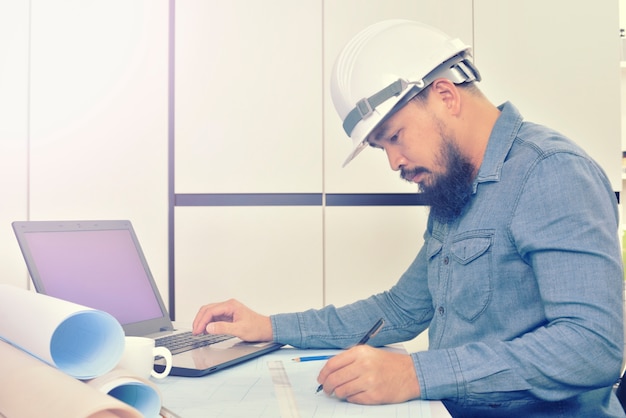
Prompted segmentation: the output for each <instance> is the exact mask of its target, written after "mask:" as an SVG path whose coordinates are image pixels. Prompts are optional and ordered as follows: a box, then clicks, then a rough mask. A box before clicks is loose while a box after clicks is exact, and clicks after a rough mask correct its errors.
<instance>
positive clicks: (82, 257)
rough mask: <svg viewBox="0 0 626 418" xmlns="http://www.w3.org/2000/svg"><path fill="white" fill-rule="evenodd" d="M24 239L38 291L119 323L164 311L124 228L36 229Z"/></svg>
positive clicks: (152, 316) (149, 316)
mask: <svg viewBox="0 0 626 418" xmlns="http://www.w3.org/2000/svg"><path fill="white" fill-rule="evenodd" d="M24 238H25V240H26V242H27V244H28V249H29V252H30V256H31V259H32V261H33V262H34V264H35V268H36V269H37V275H38V280H39V283H38V284H39V286H42V287H43V289H42V290H43V293H45V294H48V295H50V296H53V297H57V298H59V299H63V300H67V301H70V302H74V303H78V304H81V305H84V306H87V307H90V308H94V309H99V310H103V311H105V312H108V313H110V314H111V315H113V316H114V317H115V318H117V320H118V321H119V322H120V323H121V324H122V325H125V324H130V323H134V322H140V321H145V320H149V319H154V318H160V317H161V316H163V313H162V312H161V306H160V304H159V301H158V300H157V297H156V295H155V291H154V290H153V288H152V283H151V279H150V277H148V273H147V272H146V268H145V267H144V264H143V262H142V259H141V257H140V255H139V254H138V252H137V250H136V248H135V243H134V241H133V237H132V236H131V233H130V231H129V230H127V229H118V230H116V229H111V230H97V231H90V230H72V231H44V232H41V231H37V232H25V233H24ZM38 291H39V289H38Z"/></svg>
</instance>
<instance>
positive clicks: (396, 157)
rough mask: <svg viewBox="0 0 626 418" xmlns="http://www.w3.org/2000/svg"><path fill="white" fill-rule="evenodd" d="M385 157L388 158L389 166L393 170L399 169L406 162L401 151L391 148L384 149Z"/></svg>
mask: <svg viewBox="0 0 626 418" xmlns="http://www.w3.org/2000/svg"><path fill="white" fill-rule="evenodd" d="M385 151H386V153H387V158H388V159H389V166H390V167H391V169H392V170H393V171H398V170H401V169H402V167H404V166H405V164H406V159H405V158H404V156H403V155H402V153H401V152H398V151H394V150H393V149H386V150H385Z"/></svg>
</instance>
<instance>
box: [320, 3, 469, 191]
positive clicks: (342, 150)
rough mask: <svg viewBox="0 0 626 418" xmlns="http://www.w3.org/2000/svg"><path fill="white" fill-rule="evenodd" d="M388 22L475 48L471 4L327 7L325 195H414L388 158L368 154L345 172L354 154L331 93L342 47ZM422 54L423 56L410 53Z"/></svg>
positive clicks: (325, 29)
mask: <svg viewBox="0 0 626 418" xmlns="http://www.w3.org/2000/svg"><path fill="white" fill-rule="evenodd" d="M384 19H412V20H417V21H422V22H424V23H426V24H430V25H433V26H435V27H437V28H439V29H441V30H443V31H445V32H447V33H448V34H449V35H450V36H453V37H458V38H460V39H462V40H463V41H464V42H466V43H468V44H470V45H471V43H472V1H471V0H451V1H445V2H439V1H432V0H395V1H384V2H383V1H379V2H363V1H362V0H342V1H326V2H325V3H324V77H325V80H324V118H325V121H324V176H325V191H326V192H327V193H401V192H407V193H411V192H415V191H416V187H415V185H411V184H409V183H407V182H404V181H401V180H400V176H399V175H398V174H397V173H395V172H393V171H391V169H390V168H389V163H388V161H387V157H386V155H385V154H384V153H382V152H380V151H378V152H377V151H376V150H373V149H366V150H364V151H363V152H362V153H361V154H359V156H358V158H356V159H354V160H353V161H352V162H351V163H350V164H349V165H348V166H347V167H346V168H341V165H342V164H343V162H344V160H345V159H346V156H347V155H348V153H349V152H350V150H351V149H352V148H351V144H352V142H351V140H350V139H349V138H348V137H347V136H346V134H345V132H344V131H343V128H342V127H341V120H340V118H339V116H337V113H336V112H335V108H334V106H333V104H332V100H331V97H330V92H329V85H330V80H329V77H330V74H331V70H332V67H333V64H334V62H335V58H336V57H337V55H338V54H339V52H340V51H341V49H342V48H343V46H344V45H345V44H346V43H347V42H348V41H349V40H350V39H351V38H352V37H353V36H354V35H356V34H357V33H358V32H359V31H361V30H362V29H364V28H365V27H367V26H369V25H371V24H373V23H375V22H378V21H380V20H384ZM406 53H407V54H412V53H413V54H419V53H420V51H410V50H407V51H406Z"/></svg>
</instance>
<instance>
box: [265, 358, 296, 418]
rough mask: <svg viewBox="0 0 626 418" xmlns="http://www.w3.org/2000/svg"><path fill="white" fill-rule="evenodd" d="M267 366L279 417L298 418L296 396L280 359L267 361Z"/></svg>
mask: <svg viewBox="0 0 626 418" xmlns="http://www.w3.org/2000/svg"><path fill="white" fill-rule="evenodd" d="M267 367H268V369H269V370H270V375H271V376H272V382H273V383H274V392H276V399H277V400H278V406H279V408H280V418H300V413H299V412H298V407H297V406H296V398H295V397H294V395H293V389H292V388H291V383H290V382H289V377H288V376H287V372H285V367H284V366H283V362H282V361H268V362H267Z"/></svg>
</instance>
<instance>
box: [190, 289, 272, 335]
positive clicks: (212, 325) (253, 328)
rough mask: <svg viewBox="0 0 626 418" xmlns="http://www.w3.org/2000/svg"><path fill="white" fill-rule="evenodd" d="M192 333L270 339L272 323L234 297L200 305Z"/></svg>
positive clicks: (267, 317)
mask: <svg viewBox="0 0 626 418" xmlns="http://www.w3.org/2000/svg"><path fill="white" fill-rule="evenodd" d="M193 333H194V334H195V335H199V334H229V335H234V336H235V337H239V338H241V339H242V340H244V341H255V342H257V341H258V342H260V341H272V337H273V334H272V323H271V321H270V318H269V316H265V315H261V314H258V313H256V312H254V311H253V310H251V309H250V308H248V307H247V306H245V305H243V304H242V303H240V302H239V301H237V300H235V299H230V300H227V301H225V302H220V303H210V304H208V305H204V306H202V307H201V308H200V309H199V310H198V313H197V314H196V317H195V319H194V320H193Z"/></svg>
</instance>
